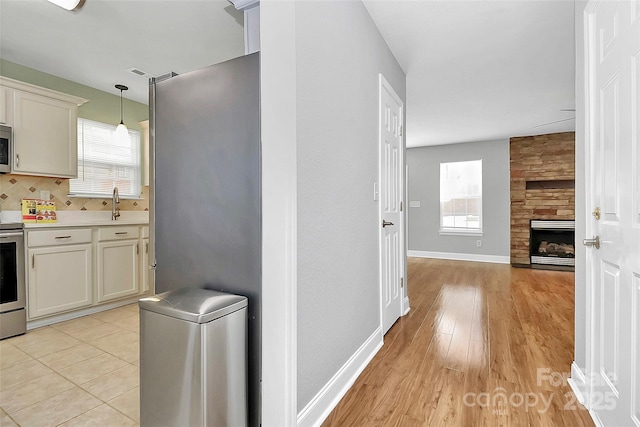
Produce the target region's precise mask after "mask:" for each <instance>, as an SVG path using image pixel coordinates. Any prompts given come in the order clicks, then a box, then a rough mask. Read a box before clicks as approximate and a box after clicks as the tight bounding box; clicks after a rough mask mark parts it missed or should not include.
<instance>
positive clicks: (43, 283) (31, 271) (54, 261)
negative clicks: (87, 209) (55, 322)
mask: <svg viewBox="0 0 640 427" xmlns="http://www.w3.org/2000/svg"><path fill="white" fill-rule="evenodd" d="M27 239H28V240H27V241H28V245H30V246H28V247H29V249H28V251H27V262H28V268H27V289H28V306H27V307H28V313H29V319H35V318H38V317H42V316H48V315H51V314H56V313H60V312H64V311H69V310H73V309H78V308H81V307H87V306H90V305H91V304H92V303H93V292H92V290H93V287H92V282H93V273H92V272H93V270H92V266H93V251H92V244H91V230H90V229H76V230H65V229H61V230H55V231H43V232H38V231H31V232H29V233H28V235H27Z"/></svg>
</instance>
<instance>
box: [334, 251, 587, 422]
mask: <svg viewBox="0 0 640 427" xmlns="http://www.w3.org/2000/svg"><path fill="white" fill-rule="evenodd" d="M408 286H409V297H410V302H411V311H410V312H409V314H408V315H407V316H405V317H403V318H400V320H399V321H398V322H397V323H396V324H395V325H394V326H393V327H392V328H391V329H390V330H389V332H388V333H387V335H386V336H385V339H384V342H385V344H384V346H383V347H382V349H380V351H379V352H378V354H377V355H376V356H375V357H374V359H373V360H372V362H371V363H370V364H369V366H367V368H366V369H365V370H364V371H363V373H362V374H361V375H360V377H359V378H358V379H357V380H356V382H355V384H354V385H353V387H352V388H351V390H349V392H347V394H346V395H345V397H344V398H343V399H342V401H341V402H340V403H339V404H338V406H337V407H336V408H335V409H334V410H333V412H332V413H331V414H330V415H329V417H328V418H327V420H326V421H325V423H324V424H323V426H324V427H329V426H363V425H366V426H379V425H385V426H403V427H404V426H435V425H438V426H445V425H446V426H510V427H511V426H513V427H515V426H529V425H530V426H593V422H592V421H591V419H590V417H589V414H588V413H587V411H586V410H585V409H584V408H583V407H581V406H580V405H579V404H578V403H577V401H576V399H575V396H574V395H573V393H572V392H571V390H570V388H569V386H568V384H567V383H566V378H567V377H569V372H570V365H571V362H572V361H573V339H574V338H573V322H574V320H573V319H574V308H573V307H574V298H573V295H574V275H573V273H570V272H558V271H548V270H530V269H518V268H512V267H511V266H510V265H503V264H486V263H473V262H461V261H447V260H436V259H426V258H409V270H408Z"/></svg>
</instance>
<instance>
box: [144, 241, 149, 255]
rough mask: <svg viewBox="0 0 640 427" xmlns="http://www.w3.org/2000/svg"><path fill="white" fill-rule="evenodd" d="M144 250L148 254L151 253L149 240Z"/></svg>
mask: <svg viewBox="0 0 640 427" xmlns="http://www.w3.org/2000/svg"><path fill="white" fill-rule="evenodd" d="M144 252H145V253H147V254H148V253H149V242H147V243H145V244H144Z"/></svg>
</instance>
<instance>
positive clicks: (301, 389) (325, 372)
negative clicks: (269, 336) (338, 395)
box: [296, 1, 405, 411]
mask: <svg viewBox="0 0 640 427" xmlns="http://www.w3.org/2000/svg"><path fill="white" fill-rule="evenodd" d="M296 41H297V46H296V55H297V61H296V63H297V129H298V134H297V139H298V289H297V293H298V307H297V313H298V322H297V328H298V362H297V363H298V375H297V377H298V411H300V410H301V409H303V408H304V407H305V406H306V405H307V404H308V403H309V401H310V400H311V399H312V398H313V397H314V396H315V395H316V394H317V393H318V392H319V391H320V390H321V389H322V387H323V386H324V385H325V384H326V383H327V382H328V381H329V380H330V379H331V377H332V376H333V375H335V374H336V372H337V371H338V370H339V369H340V367H342V366H343V365H344V364H345V363H346V362H347V360H348V359H349V358H350V357H351V356H352V355H353V354H354V353H355V352H356V350H357V349H358V348H359V347H360V346H361V345H362V344H363V343H364V342H365V340H366V339H367V338H368V337H370V336H371V334H372V333H373V332H374V331H375V330H376V328H378V327H379V326H380V300H379V272H378V269H379V266H378V264H379V260H378V233H379V227H378V202H375V201H374V200H373V183H374V181H377V179H378V73H382V74H383V75H384V76H385V77H386V79H387V80H388V81H389V83H390V84H391V85H392V86H393V87H394V89H395V91H396V92H397V93H398V95H399V96H400V97H401V98H402V99H403V100H404V99H405V75H404V73H403V71H402V69H401V68H400V66H399V65H398V63H397V62H396V60H395V59H394V57H393V55H392V54H391V52H390V50H389V49H388V47H387V45H386V44H385V42H384V40H383V39H382V37H381V36H380V34H379V32H378V30H377V28H376V26H375V25H374V23H373V21H372V20H371V17H370V16H369V14H368V12H367V11H366V9H365V7H364V5H363V4H362V2H360V1H358V2H353V1H345V2H341V1H337V2H334V1H332V2H296Z"/></svg>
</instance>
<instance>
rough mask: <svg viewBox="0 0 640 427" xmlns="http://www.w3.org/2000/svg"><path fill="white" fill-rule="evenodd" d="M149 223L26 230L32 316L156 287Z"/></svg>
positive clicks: (28, 301)
mask: <svg viewBox="0 0 640 427" xmlns="http://www.w3.org/2000/svg"><path fill="white" fill-rule="evenodd" d="M148 230H149V227H148V226H138V225H129V226H128V225H110V226H100V227H87V228H81V227H69V228H64V227H54V228H50V229H44V228H43V229H33V230H27V232H26V243H27V245H26V246H27V249H26V253H27V257H28V258H27V263H28V265H27V294H28V296H27V313H28V316H29V320H34V319H38V318H41V317H46V316H51V315H54V314H59V313H64V312H69V311H73V310H77V309H81V308H85V307H89V306H93V305H97V304H102V303H106V302H109V301H112V300H116V299H122V298H127V297H132V296H136V295H138V294H141V293H145V292H149V291H150V290H151V289H153V282H152V280H153V275H152V274H151V273H152V272H151V270H150V269H149V231H148Z"/></svg>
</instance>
